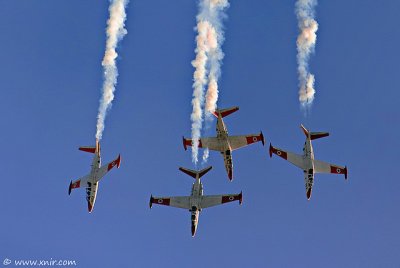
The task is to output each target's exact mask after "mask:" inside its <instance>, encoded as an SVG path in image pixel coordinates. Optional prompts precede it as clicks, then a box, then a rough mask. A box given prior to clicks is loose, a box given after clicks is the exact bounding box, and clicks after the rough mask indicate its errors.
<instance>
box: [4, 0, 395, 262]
mask: <svg viewBox="0 0 400 268" xmlns="http://www.w3.org/2000/svg"><path fill="white" fill-rule="evenodd" d="M196 2H197V1H194V0H193V1H188V0H172V1H165V0H154V1H148V0H132V1H131V2H130V4H129V6H128V8H127V23H126V28H127V30H128V35H127V36H125V39H124V40H123V41H122V43H121V46H120V47H119V49H118V52H119V59H118V68H119V74H120V75H119V77H118V85H117V91H116V98H115V100H114V102H113V107H112V110H111V111H110V113H109V114H108V116H107V119H106V128H105V131H104V133H103V140H102V157H103V163H106V162H108V161H110V160H112V159H114V158H115V157H116V156H117V155H118V153H121V156H122V163H121V168H120V169H114V170H112V171H111V172H110V173H109V174H108V175H107V176H106V177H105V178H104V179H103V180H102V181H101V183H100V186H99V192H98V196H97V201H96V206H95V208H94V211H93V213H92V214H89V213H88V212H87V204H86V201H85V193H84V190H83V189H80V190H76V191H74V192H73V193H72V194H71V196H68V185H69V182H70V180H71V179H76V178H78V177H81V176H83V175H85V174H87V173H88V172H89V170H90V163H91V160H92V155H90V154H87V153H83V152H80V151H78V150H77V149H78V147H79V146H83V145H92V144H93V143H94V136H95V131H96V114H97V110H98V103H99V99H100V89H101V85H102V82H103V78H102V68H101V60H102V57H103V53H104V46H105V33H104V29H105V27H106V20H107V17H108V10H107V9H108V4H109V2H108V1H106V0H101V1H99V0H96V1H94V0H90V1H82V0H68V1H62V0H60V1H54V0H35V1H28V0H13V1H6V0H1V1H0V33H1V35H0V50H1V52H2V53H1V65H0V77H1V86H0V92H1V99H0V102H1V105H0V114H1V115H2V116H1V123H2V124H1V126H2V127H1V134H0V148H1V150H0V151H1V153H0V157H1V169H2V175H1V178H2V179H1V182H2V183H1V187H0V212H1V215H2V217H1V220H0V265H2V262H3V259H5V258H9V259H11V260H15V259H39V260H41V259H44V260H46V259H51V258H53V259H68V260H76V262H77V263H78V267H188V266H190V267H193V268H199V267H232V268H233V267H399V265H400V256H399V252H400V232H399V224H400V216H399V207H400V194H399V191H400V190H399V189H400V179H399V175H398V166H399V165H398V150H399V146H400V142H399V139H398V137H399V132H400V127H399V118H400V110H399V104H400V93H399V92H400V91H399V84H400V75H399V60H400V57H399V47H400V28H399V13H400V1H398V0H386V1H372V0H364V1H345V0H335V1H320V3H319V5H318V6H317V21H318V23H319V25H320V28H319V30H318V33H317V35H318V40H317V45H316V54H315V55H313V56H312V58H311V59H310V71H311V72H312V73H314V74H315V79H316V84H315V88H316V95H315V101H314V105H313V107H312V112H311V114H310V116H308V117H304V115H303V113H302V112H301V110H300V107H299V102H298V94H297V92H298V86H297V84H298V80H297V73H296V44H295V41H296V37H297V33H298V30H297V24H296V17H295V15H294V2H295V1H282V0H270V1H265V0H250V1H237V0H236V1H231V6H230V8H229V9H228V11H227V14H228V19H227V20H226V21H225V26H226V28H225V31H226V40H225V43H224V45H223V51H224V53H225V59H224V62H223V66H222V77H221V80H220V99H219V101H218V106H219V107H220V108H225V107H229V106H235V105H237V106H239V107H240V111H238V112H237V113H235V114H232V115H231V116H229V117H228V118H226V124H227V126H228V130H229V132H230V134H235V135H238V134H246V133H257V132H258V131H260V130H262V131H263V132H264V135H265V138H266V142H267V144H266V146H265V147H262V145H261V144H260V143H257V144H256V145H252V146H250V147H247V148H244V149H242V150H238V151H235V152H234V154H233V161H234V169H235V178H234V180H233V182H231V183H230V182H229V181H228V179H227V176H226V173H225V169H224V166H223V161H222V159H221V157H220V155H219V154H218V153H215V152H211V153H210V158H209V163H208V164H210V165H212V166H213V167H214V168H213V170H212V171H211V172H209V173H208V174H207V175H206V176H204V179H203V183H204V190H205V193H206V194H223V193H236V192H240V191H241V190H243V195H244V201H243V205H242V206H239V205H238V204H237V203H230V204H226V205H223V206H218V207H214V208H210V209H206V210H203V212H202V213H201V215H200V222H199V227H198V231H197V234H196V237H195V238H192V237H191V234H190V214H189V213H188V212H187V211H185V210H181V209H174V208H169V207H161V206H153V209H152V210H150V209H149V207H148V201H149V197H150V194H154V195H163V196H165V195H187V194H190V189H191V185H192V182H193V181H192V179H191V178H190V177H189V176H187V175H185V174H183V173H181V172H179V171H178V167H179V166H184V167H188V168H194V166H193V164H192V163H191V154H190V151H187V152H185V151H184V149H183V146H182V140H181V137H182V135H185V136H190V118H189V115H190V113H191V109H192V108H191V104H190V101H191V95H192V75H193V67H192V66H191V64H190V62H191V60H193V59H194V56H195V54H194V48H195V42H194V40H195V32H194V31H193V28H194V26H195V23H196V22H195V15H196V13H197V4H196ZM301 123H303V124H305V126H306V127H308V128H310V129H311V130H314V131H329V132H330V134H331V136H330V137H328V138H325V139H321V140H317V141H314V151H315V156H316V158H318V159H320V160H324V161H328V162H332V163H336V164H340V165H347V166H348V169H349V180H348V181H345V180H344V178H343V176H337V175H316V178H315V184H314V191H313V196H312V198H311V200H310V201H307V199H306V193H305V187H304V179H303V174H302V171H301V170H299V169H297V168H295V167H294V166H292V165H290V164H289V163H287V162H285V161H283V160H282V159H280V158H277V157H274V158H272V159H270V158H269V155H268V146H267V145H268V144H269V143H270V142H272V144H273V145H275V146H278V147H281V148H285V149H287V150H290V151H294V152H298V153H300V152H301V148H302V146H303V143H304V135H303V134H302V132H301V131H300V128H299V125H300V124H301ZM214 124H215V123H214ZM206 134H209V135H213V134H214V127H212V129H210V130H208V131H207V133H206Z"/></svg>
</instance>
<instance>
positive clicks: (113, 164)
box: [97, 155, 121, 181]
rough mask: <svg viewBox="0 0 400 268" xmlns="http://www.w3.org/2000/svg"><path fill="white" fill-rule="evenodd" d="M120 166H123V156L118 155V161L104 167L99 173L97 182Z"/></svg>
mask: <svg viewBox="0 0 400 268" xmlns="http://www.w3.org/2000/svg"><path fill="white" fill-rule="evenodd" d="M120 164H121V156H120V155H118V157H117V159H115V160H113V161H111V162H110V163H107V164H105V165H103V166H102V167H101V168H100V169H99V171H98V173H97V181H99V180H100V179H101V178H103V177H104V175H106V174H107V172H109V171H110V170H111V169H112V168H113V167H115V166H117V168H119V166H120Z"/></svg>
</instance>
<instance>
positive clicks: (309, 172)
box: [269, 125, 347, 200]
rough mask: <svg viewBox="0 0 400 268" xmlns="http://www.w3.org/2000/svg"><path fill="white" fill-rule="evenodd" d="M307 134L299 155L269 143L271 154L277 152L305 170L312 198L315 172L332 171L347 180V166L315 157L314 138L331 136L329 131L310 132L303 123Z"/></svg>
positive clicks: (309, 194)
mask: <svg viewBox="0 0 400 268" xmlns="http://www.w3.org/2000/svg"><path fill="white" fill-rule="evenodd" d="M300 127H301V129H302V130H303V132H304V134H305V135H306V142H305V143H304V148H303V155H298V154H295V153H291V152H288V151H284V150H282V149H279V148H276V147H273V146H272V145H271V144H270V145H269V156H270V157H272V154H276V155H278V156H280V157H282V158H283V159H285V160H287V161H289V162H290V163H292V164H293V165H295V166H297V167H299V168H301V169H302V170H303V171H304V183H305V186H306V195H307V199H308V200H310V198H311V192H312V188H313V184H314V174H315V173H332V174H343V175H344V177H345V179H346V180H347V167H346V166H345V167H342V166H338V165H334V164H330V163H326V162H322V161H319V160H316V159H314V151H313V147H312V144H311V141H312V140H316V139H319V138H323V137H327V136H329V133H328V132H310V131H308V130H307V129H306V128H305V127H304V126H303V125H301V126H300Z"/></svg>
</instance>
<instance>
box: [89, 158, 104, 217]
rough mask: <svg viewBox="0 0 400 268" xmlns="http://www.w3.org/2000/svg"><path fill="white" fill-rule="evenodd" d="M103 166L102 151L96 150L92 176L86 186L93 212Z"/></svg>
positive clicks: (90, 208) (90, 209)
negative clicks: (99, 175)
mask: <svg viewBox="0 0 400 268" xmlns="http://www.w3.org/2000/svg"><path fill="white" fill-rule="evenodd" d="M100 167H101V156H100V152H96V153H95V154H94V157H93V161H92V167H91V170H90V175H89V176H90V178H89V179H88V182H87V187H86V201H87V202H88V210H89V212H92V210H93V207H94V204H95V202H96V196H97V189H98V188H99V178H98V172H99V169H100Z"/></svg>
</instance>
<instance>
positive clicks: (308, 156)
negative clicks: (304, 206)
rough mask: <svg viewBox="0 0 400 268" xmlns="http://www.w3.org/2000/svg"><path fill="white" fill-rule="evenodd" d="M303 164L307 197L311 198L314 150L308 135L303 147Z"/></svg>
mask: <svg viewBox="0 0 400 268" xmlns="http://www.w3.org/2000/svg"><path fill="white" fill-rule="evenodd" d="M303 157H304V164H305V167H306V169H304V184H305V186H306V194H307V199H308V200H309V199H310V198H311V193H312V187H313V185H314V151H313V147H312V144H311V139H310V138H309V137H308V138H307V139H306V142H305V143H304V148H303Z"/></svg>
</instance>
